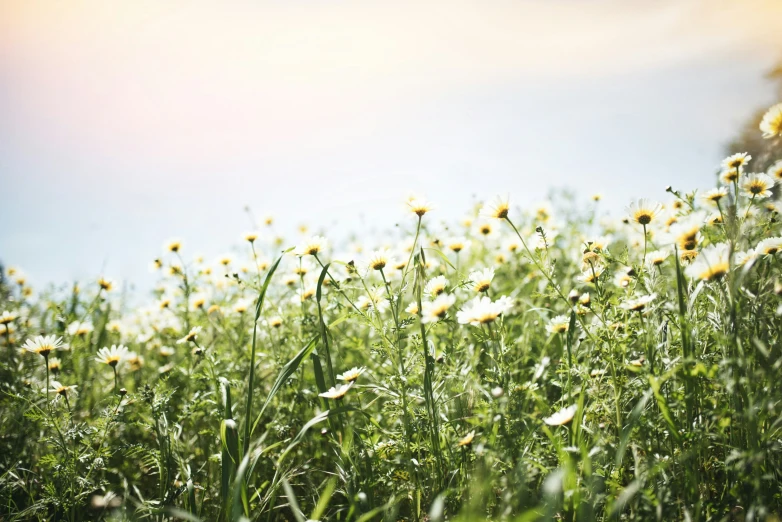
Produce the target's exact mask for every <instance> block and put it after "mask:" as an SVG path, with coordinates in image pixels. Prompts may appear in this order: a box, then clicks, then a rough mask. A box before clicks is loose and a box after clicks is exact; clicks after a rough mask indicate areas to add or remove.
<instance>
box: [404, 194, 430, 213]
mask: <svg viewBox="0 0 782 522" xmlns="http://www.w3.org/2000/svg"><path fill="white" fill-rule="evenodd" d="M407 206H408V208H409V209H410V210H411V211H412V212H413V214H415V215H416V216H418V217H419V218H422V217H424V214H426V213H427V212H431V211H432V210H434V206H432V204H431V203H430V202H428V201H426V200H425V199H424V198H421V197H417V196H410V197H409V198H408V199H407Z"/></svg>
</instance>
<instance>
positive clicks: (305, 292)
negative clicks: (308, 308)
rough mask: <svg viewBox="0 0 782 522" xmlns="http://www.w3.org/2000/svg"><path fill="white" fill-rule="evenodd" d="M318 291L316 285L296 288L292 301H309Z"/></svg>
mask: <svg viewBox="0 0 782 522" xmlns="http://www.w3.org/2000/svg"><path fill="white" fill-rule="evenodd" d="M317 292H318V288H317V287H316V286H308V287H305V288H297V289H296V295H294V296H293V299H292V300H293V302H294V303H303V302H305V301H309V300H310V299H312V298H313V297H315V294H316V293H317Z"/></svg>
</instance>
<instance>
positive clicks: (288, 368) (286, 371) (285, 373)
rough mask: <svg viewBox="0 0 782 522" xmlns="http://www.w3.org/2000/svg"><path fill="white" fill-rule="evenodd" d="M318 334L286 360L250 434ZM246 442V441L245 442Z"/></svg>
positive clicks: (310, 350)
mask: <svg viewBox="0 0 782 522" xmlns="http://www.w3.org/2000/svg"><path fill="white" fill-rule="evenodd" d="M318 337H319V335H316V336H315V337H313V338H312V339H310V340H309V342H308V343H307V344H306V345H304V348H302V349H301V350H300V351H299V353H297V354H296V355H295V356H294V357H293V359H291V360H290V361H288V363H287V364H286V365H285V366H284V367H283V368H282V371H281V372H280V375H278V376H277V380H276V381H274V384H273V385H272V389H271V390H270V391H269V395H268V396H267V397H266V402H264V403H263V406H262V407H261V411H260V413H258V417H257V418H256V419H255V422H254V423H253V427H252V430H250V435H252V434H253V433H254V432H255V428H256V427H257V426H258V423H259V422H260V421H261V417H262V416H263V412H264V411H266V407H267V406H269V403H270V402H271V400H272V399H273V398H274V396H275V395H277V392H278V391H280V388H282V385H283V384H285V382H286V381H287V380H288V378H289V377H290V376H291V375H293V372H295V371H296V369H297V368H298V367H299V364H301V361H302V360H303V359H304V358H305V357H307V356H308V355H309V354H310V352H312V350H313V349H314V348H315V343H316V342H317V341H318ZM245 444H246V442H245Z"/></svg>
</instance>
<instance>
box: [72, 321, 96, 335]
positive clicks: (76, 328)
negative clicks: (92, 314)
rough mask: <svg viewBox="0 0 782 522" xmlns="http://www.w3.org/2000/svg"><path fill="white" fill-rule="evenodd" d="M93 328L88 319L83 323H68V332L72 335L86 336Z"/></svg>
mask: <svg viewBox="0 0 782 522" xmlns="http://www.w3.org/2000/svg"><path fill="white" fill-rule="evenodd" d="M93 330H94V328H93V326H92V323H91V322H89V321H85V322H83V323H80V322H78V321H75V322H73V323H71V324H69V325H68V333H69V334H70V335H71V336H72V337H76V336H87V335H89V334H91V333H92V331H93Z"/></svg>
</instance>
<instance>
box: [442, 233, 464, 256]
mask: <svg viewBox="0 0 782 522" xmlns="http://www.w3.org/2000/svg"><path fill="white" fill-rule="evenodd" d="M446 244H447V246H448V248H449V249H451V251H452V252H456V253H457V254H458V253H459V252H461V251H462V250H467V249H468V248H470V241H468V240H467V239H464V238H463V237H454V238H451V239H449V240H448V242H447V243H446Z"/></svg>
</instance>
